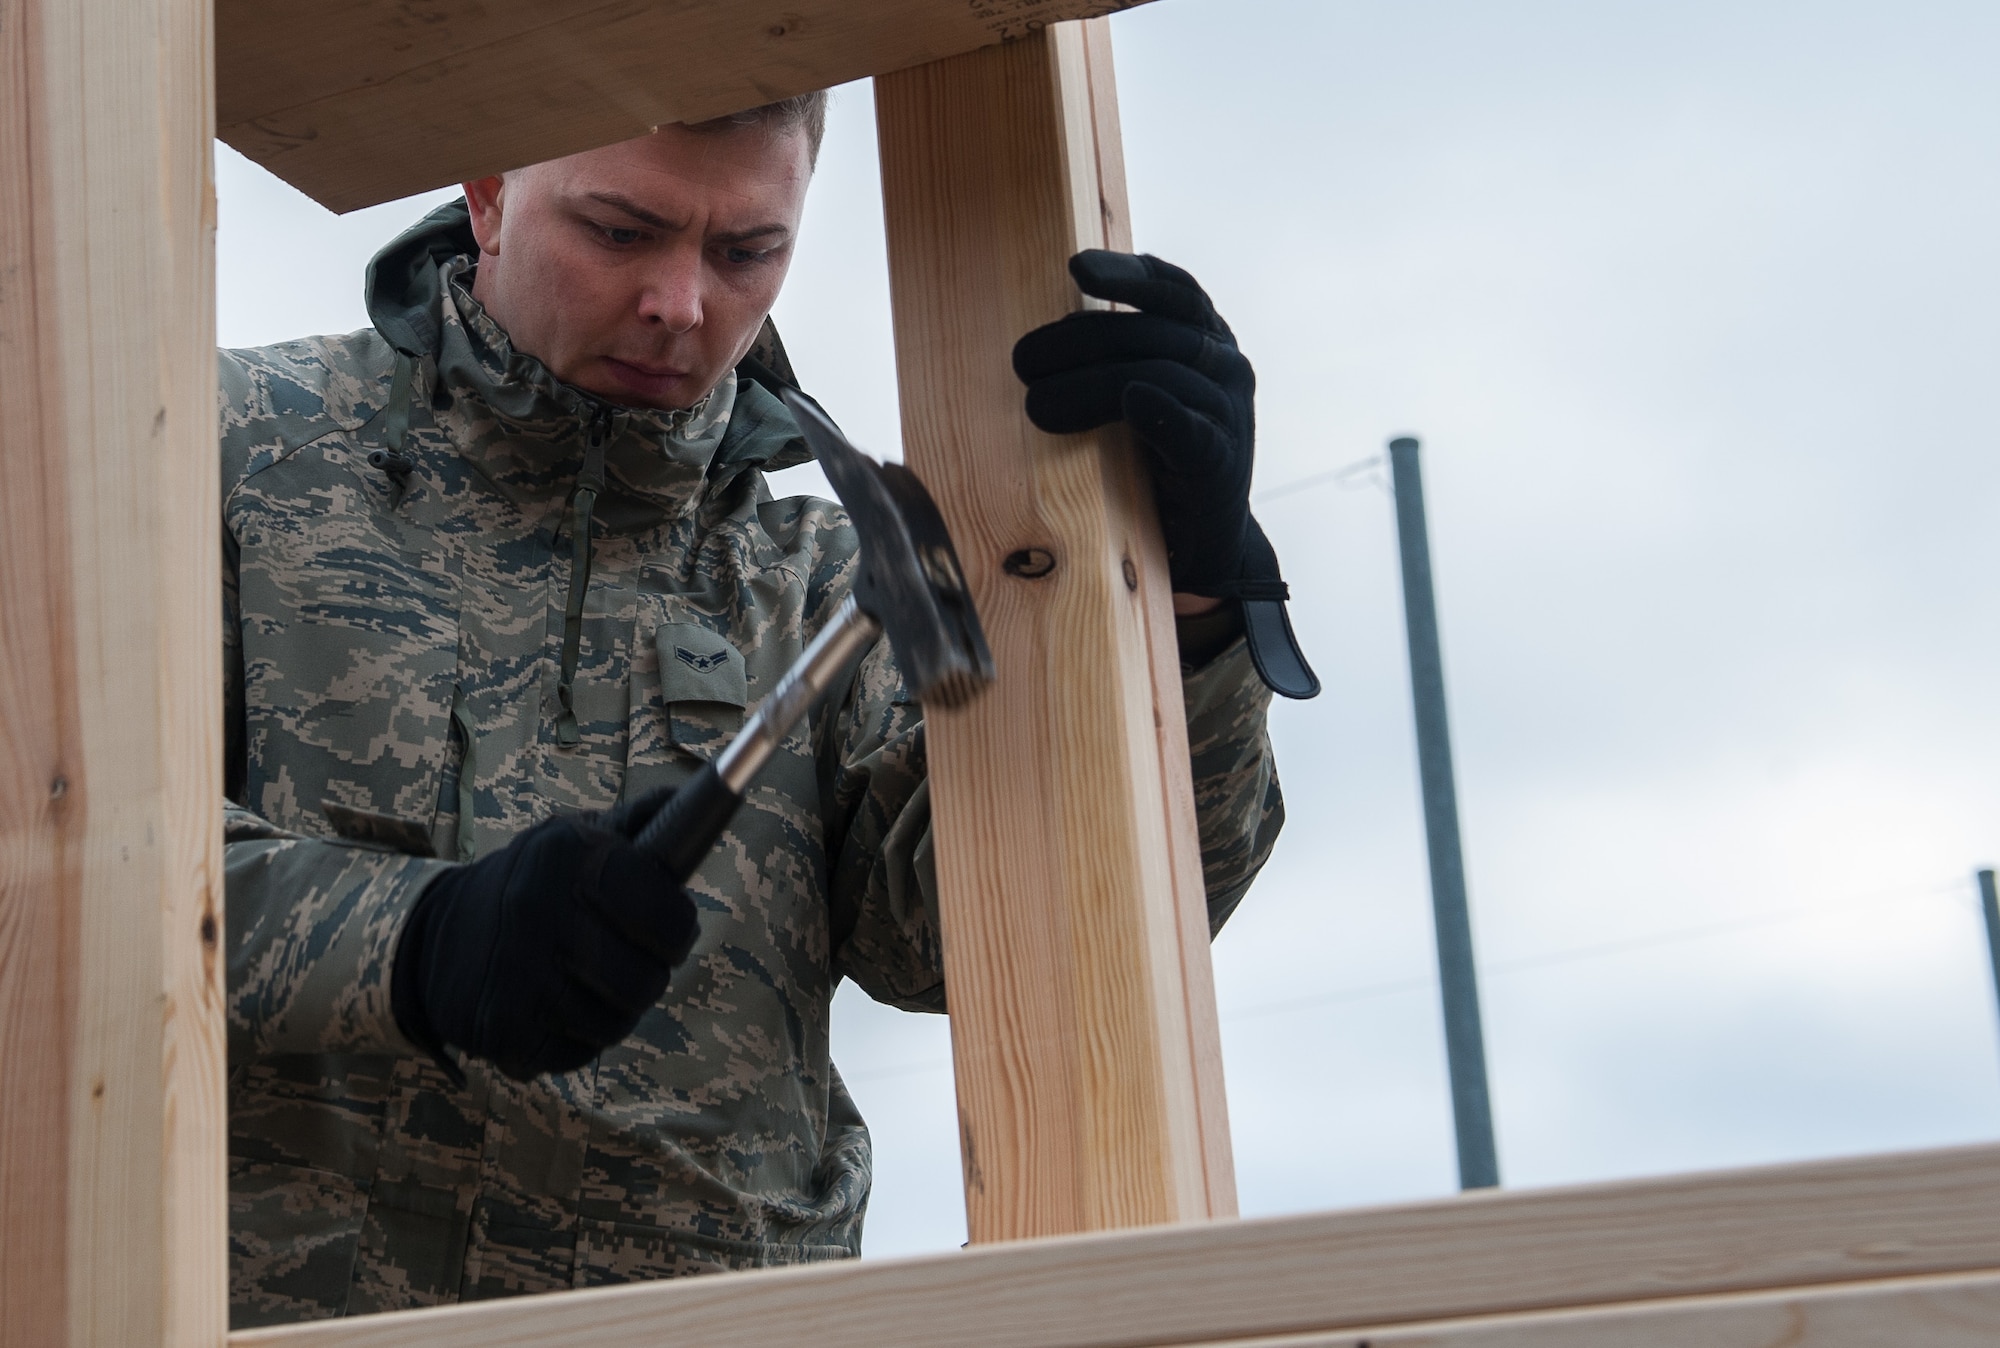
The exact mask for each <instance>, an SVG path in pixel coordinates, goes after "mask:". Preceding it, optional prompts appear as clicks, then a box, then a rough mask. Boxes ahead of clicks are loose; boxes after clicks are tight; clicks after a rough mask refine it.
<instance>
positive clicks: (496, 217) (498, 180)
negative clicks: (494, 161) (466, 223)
mask: <svg viewBox="0 0 2000 1348" xmlns="http://www.w3.org/2000/svg"><path fill="white" fill-rule="evenodd" d="M506 185H507V182H506V179H505V178H503V177H501V176H500V175H499V174H497V173H496V174H494V175H493V176H492V177H490V178H474V179H473V180H472V181H471V182H468V183H460V184H459V186H461V187H463V188H464V189H465V204H466V206H467V208H468V209H469V210H470V211H471V213H472V237H473V238H475V239H477V240H478V241H479V251H480V252H481V253H484V254H486V255H487V256H489V257H497V256H498V255H499V253H500V213H501V201H500V198H501V193H502V192H503V191H504V190H505V188H506Z"/></svg>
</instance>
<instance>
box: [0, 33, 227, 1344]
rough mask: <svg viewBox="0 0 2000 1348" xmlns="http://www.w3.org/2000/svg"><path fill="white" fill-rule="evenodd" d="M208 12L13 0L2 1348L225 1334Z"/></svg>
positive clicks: (3, 202) (1, 612) (0, 531)
mask: <svg viewBox="0 0 2000 1348" xmlns="http://www.w3.org/2000/svg"><path fill="white" fill-rule="evenodd" d="M212 46H213V41H212V33H211V9H210V0H88V3H83V4H78V3H72V2H67V0H0V1232H4V1236H3V1237H0V1340H4V1341H5V1342H6V1343H8V1344H15V1343H21V1344H29V1343H33V1344H38V1345H39V1344H65V1343H66V1344H70V1345H83V1344H92V1345H98V1344H101V1345H106V1348H110V1346H112V1345H117V1346H118V1348H129V1346H132V1345H153V1344H174V1345H214V1344H220V1343H221V1342H222V1339H223V1336H224V1334H225V1332H226V1329H227V1319H228V1284H227V1273H226V1259H227V1239H228V1222H227V1196H226V1184H225V1175H224V1165H225V1162H224V1154H225V1130H226V1122H225V1118H224V1108H225V1106H224V1095H223V1074H224V1070H225V1061H224V1060H225V1047H224V1037H223V1022H222V994H223V988H222V979H223V970H222V960H221V949H222V877H221V866H220V862H221V821H220V816H219V808H218V807H219V801H220V799H221V789H222V783H221V738H222V737H221V726H220V710H221V703H220V697H219V691H220V688H221V671H220V636H219V630H218V624H219V621H220V607H219V594H220V590H219V577H218V569H217V568H218V555H217V530H218V528H219V525H218V517H217V506H216V481H217V469H216V432H215V355H214V293H215V291H214V274H213V254H214V190H213V183H212V179H211V170H210V165H211V153H212V152H211V148H210V147H211V136H212V135H213V131H214V96H213V87H214V79H213V74H212V58H211V50H212Z"/></svg>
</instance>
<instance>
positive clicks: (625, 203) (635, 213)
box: [586, 192, 792, 243]
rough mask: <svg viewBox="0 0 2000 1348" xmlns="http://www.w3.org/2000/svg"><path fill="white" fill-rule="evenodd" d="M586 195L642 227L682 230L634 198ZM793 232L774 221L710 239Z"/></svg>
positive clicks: (732, 240)
mask: <svg viewBox="0 0 2000 1348" xmlns="http://www.w3.org/2000/svg"><path fill="white" fill-rule="evenodd" d="M586 195H587V196H588V197H589V199H590V200H592V201H595V202H597V203H598V204H600V205H603V206H609V207H611V209H613V210H615V211H623V212H625V214H627V215H629V216H631V217H632V218H633V219H634V220H637V221H638V222H639V223H640V224H642V225H651V226H652V227H653V228H654V229H664V230H674V229H679V228H680V226H679V225H676V224H674V223H673V222H672V221H671V220H668V219H667V218H666V217H665V216H663V215H661V214H659V213H658V212H657V211H649V210H647V209H646V208H645V207H644V206H641V205H640V204H639V203H638V202H636V201H634V200H632V198H630V197H628V196H625V195H624V194H622V193H619V192H590V193H587V194H586ZM791 232H792V230H791V226H789V225H786V224H784V223H783V222H781V221H773V222H771V223H770V224H768V225H756V226H754V227H752V228H750V229H738V230H731V231H730V232H729V233H727V234H713V235H710V236H709V237H710V238H712V239H713V240H714V241H715V242H717V243H747V242H748V241H750V240H751V239H761V238H763V237H765V236H766V235H770V234H784V235H790V234H791Z"/></svg>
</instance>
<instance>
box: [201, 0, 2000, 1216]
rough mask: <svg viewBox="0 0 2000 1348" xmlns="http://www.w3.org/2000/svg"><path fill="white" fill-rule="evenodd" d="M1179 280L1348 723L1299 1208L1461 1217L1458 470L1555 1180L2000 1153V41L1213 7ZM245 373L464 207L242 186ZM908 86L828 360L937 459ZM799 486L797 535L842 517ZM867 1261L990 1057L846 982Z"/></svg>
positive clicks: (829, 228) (1473, 745) (843, 1053)
mask: <svg viewBox="0 0 2000 1348" xmlns="http://www.w3.org/2000/svg"><path fill="white" fill-rule="evenodd" d="M1112 26H1113V31H1114V35H1115V38H1114V41H1115V45H1116V50H1117V60H1118V74H1119V83H1120V92H1121V100H1122V108H1123V114H1124V120H1125V133H1126V154H1127V160H1128V166H1129V169H1130V176H1131V190H1132V209H1133V217H1134V221H1135V233H1136V235H1137V239H1138V243H1139V246H1140V247H1141V248H1143V249H1146V250H1148V251H1152V252H1156V253H1158V254H1160V255H1161V256H1164V257H1167V258H1170V259H1172V260H1173V261H1176V262H1178V263H1180V264H1182V265H1183V266H1186V267H1188V268H1189V269H1190V270H1192V271H1193V272H1194V273H1195V274H1196V275H1197V276H1198V277H1200V278H1201V279H1202V280H1203V281H1204V283H1206V284H1207V286H1208V287H1209V289H1210V290H1211V292H1212V293H1213V294H1214V295H1215V297H1216V299H1217V303H1218V306H1219V307H1220V308H1221V309H1222V311H1223V313H1224V314H1225V315H1226V316H1227V317H1228V318H1229V320H1230V322H1231V323H1232V324H1233V325H1234V327H1235V329H1236V331H1237V333H1238V335H1239V337H1240V339H1241V341H1242V345H1243V348H1244V350H1245V351H1246V352H1247V353H1248V354H1249V356H1250V357H1251V359H1252V360H1253V361H1254V362H1255V364H1256V366H1257V370H1258V375H1259V418H1260V422H1259V431H1260V440H1259V467H1258V472H1257V491H1258V492H1259V493H1260V494H1261V499H1260V503H1259V506H1258V513H1259V516H1260V518H1261V519H1262V520H1263V521H1264V524H1265V526H1266V528H1267V530H1268V531H1269V532H1270V534H1271V536H1272V538H1273V539H1274V541H1275V542H1276V544H1277V546H1278V550H1279V553H1280V555H1281V556H1282V558H1283V560H1284V564H1285V568H1286V572H1287V576H1288V579H1289V580H1290V581H1291V583H1292V589H1293V594H1294V596H1295V600H1294V604H1293V616H1294V621H1295V623H1296V624H1297V626H1298V628H1299V631H1300V635H1301V638H1302V640H1303V641H1304V643H1305V646H1306V648H1307V650H1308V652H1309V653H1310V654H1311V656H1312V657H1313V659H1314V661H1315V663H1316V664H1317V666H1318V668H1319V671H1320V674H1321V676H1322V678H1323V679H1324V681H1325V683H1326V691H1325V693H1324V694H1323V695H1322V696H1321V697H1320V698H1319V699H1318V700H1317V701H1314V702H1310V703H1304V704H1286V705H1281V706H1280V707H1279V708H1278V709H1277V710H1276V712H1275V713H1274V716H1273V722H1272V733H1273V736H1274V738H1275V741H1276V745H1277V753H1278V761H1279V766H1280V771H1281V773H1282V775H1283V778H1284V782H1285V790H1286V799H1287V802H1288V809H1289V813H1290V816H1291V822H1290V825H1289V827H1288V829H1287V831H1286V833H1285V836H1284V838H1283V840H1282V841H1281V842H1280V844H1279V847H1278V850H1277V854H1276V856H1275V857H1274V858H1273V860H1272V862H1271V865H1270V866H1269V868H1268V869H1267V870H1266V871H1265V873H1264V875H1263V877H1262V878H1261V879H1260V880H1259V881H1258V883H1257V886H1256V888H1255V889H1254V890H1253V891H1252V893H1251V895H1250V897H1249V898H1248V900H1246V901H1245V903H1244V905H1243V907H1242V909H1241V911H1240V912H1239V914H1238V915H1237V917H1236V918H1235V919H1234V921H1232V923H1231V924H1230V926H1229V928H1228V930H1226V931H1225V932H1224V933H1223V935H1222V937H1221V938H1220V940H1219V941H1218V942H1217V943H1216V947H1215V959H1216V969H1217V982H1218V988H1219V997H1220V1002H1221V1009H1222V1017H1223V1034H1224V1041H1225V1045H1226V1048H1227V1063H1228V1075H1229V1092H1230V1107H1231V1119H1232V1126H1233V1128H1234V1133H1235V1141H1236V1156H1237V1170H1238V1176H1239V1182H1240V1185H1241V1189H1242V1199H1243V1210H1244V1212H1245V1213H1246V1214H1263V1213H1275V1212H1289V1211H1298V1210H1304V1209H1312V1208H1325V1207H1335V1206H1343V1205H1349V1204H1356V1203H1370V1202H1380V1201H1390V1200H1398V1199H1405V1198H1412V1197H1419V1196H1429V1195H1435V1194H1441V1193H1445V1192H1448V1191H1449V1190H1451V1189H1452V1188H1453V1186H1454V1184H1455V1170H1454V1163H1453V1156H1452V1148H1451V1134H1450V1116H1449V1110H1448V1102H1447V1096H1446V1087H1445V1074H1444V1056H1443V1044H1442V1036H1441V1030H1440V1025H1439V1018H1438V1012H1437V996H1436V988H1435V983H1434V981H1433V977H1432V966H1431V960H1432V949H1431V941H1430V927H1429V899H1428V891H1427V888H1426V884H1427V881H1426V875H1425V870H1424V853H1423V841H1422V826H1421V818H1420V814H1419V805H1418V796H1417V786H1416V774H1415V761H1414V745H1413V734H1412V730H1411V723H1410V712H1409V699H1408V685H1407V667H1406V664H1405V658H1404V652H1403V644H1402V642H1403V634H1402V626H1401V623H1402V616H1401V607H1400V605H1401V597H1400V590H1399V588H1398V587H1399V579H1398V573H1397V569H1396V552H1395V537H1394V529H1393V519H1392V513H1391V503H1390V501H1389V499H1388V497H1387V495H1386V493H1385V491H1384V489H1383V487H1382V484H1381V481H1380V480H1379V478H1378V477H1377V476H1376V475H1375V474H1373V473H1370V472H1368V471H1365V470H1364V471H1361V472H1358V473H1356V474H1354V475H1352V476H1351V477H1350V478H1349V479H1348V480H1346V481H1345V482H1343V483H1332V484H1323V485H1319V486H1309V487H1306V488H1304V489H1301V490H1294V491H1289V492H1288V491H1286V490H1285V489H1286V487H1287V485H1288V484H1291V483H1295V482H1297V481H1298V480H1299V479H1302V478H1306V477H1309V476H1311V475H1313V474H1316V473H1321V472H1324V471H1325V470H1327V469H1330V468H1335V467H1339V466H1342V465H1345V464H1349V463H1357V462H1360V461H1363V460H1366V459H1369V458H1370V457H1371V456H1374V455H1376V454H1379V453H1380V451H1381V448H1382V445H1383V443H1384V441H1385V440H1386V439H1387V438H1388V437H1389V436H1390V435H1392V434H1396V433H1403V432H1410V433H1415V434H1418V435H1420V436H1422V437H1423V441H1424V449H1423V457H1424V472H1425V481H1426V491H1427V494H1428V497H1429V501H1430V506H1431V536H1432V541H1433V548H1434V554H1435V559H1436V574H1437V587H1438V600H1439V607H1440V613H1441V621H1442V625H1443V633H1444V651H1445V676H1446V683H1447V688H1448V690H1449V698H1450V710H1451V717H1452V733H1453V736H1454V741H1455V744H1454V747H1455V750H1456V753H1457V758H1458V766H1459V793H1460V811H1461V815H1462V817H1463V820H1464V832H1465V852H1466V859H1467V868H1468V875H1469V882H1470V890H1471V901H1472V908H1473V925H1474V931H1475V939H1476V942H1477V946H1478V952H1479V957H1480V962H1481V965H1482V971H1483V979H1484V985H1483V989H1482V991H1483V996H1484V999H1485V1010H1486V1024H1487V1038H1488V1053H1489V1060H1490V1069H1491V1074H1492V1079H1493V1089H1494V1095H1495V1101H1496V1110H1497V1129H1498V1133H1499V1145H1500V1163H1501V1171H1502V1176H1503V1179H1504V1180H1505V1181H1506V1182H1507V1183H1508V1184H1510V1185H1540V1184H1551V1183H1561V1182H1570V1181H1576V1180H1584V1179H1598V1178H1610V1177H1617V1176H1629V1175H1640V1174H1654V1173H1661V1172H1669V1171H1677V1170H1686V1169H1695V1168H1709V1167H1717V1166H1730V1165H1742V1164H1750V1163H1757V1162H1766V1161H1779V1160H1789V1159H1797V1158H1805V1157H1816V1156H1829V1155H1844V1154H1851V1153H1857V1152H1867V1151H1877V1150H1884V1149H1892V1148H1905V1147H1920V1146H1931V1145H1938V1144H1945V1143H1954V1142H1964V1141H1973V1140H1983V1139H1991V1138H1995V1137H2000V1036H1996V1031H1995V1024H1996V1020H1995V1005H1994V993H1993V988H1992V985H1991V980H1990V976H1989V973H1988V969H1987V965H1986V955H1985V950H1984V943H1983V937H1982V934H1981V928H1980V922H1979V916H1978V908H1977V904H1976V900H1975V897H1974V891H1973V888H1972V885H1971V880H1970V876H1971V872H1972V870H1973V868H1974V867H1975V866H1977V865H1991V864H1994V863H1995V861H1996V860H2000V752H1997V751H2000V701H1996V699H1995V697H1994V696H1993V688H1994V683H1995V673H1996V671H2000V529H1996V526H2000V453H1996V450H2000V413H1996V410H1995V397H1994V392H1995V383H1996V370H2000V317H1996V316H2000V262H1996V249H2000V173H1996V169H1997V168H2000V163H1996V160H2000V79H1996V78H1995V76H1994V71H1995V70H1996V69H2000V7H1996V6H1993V5H1991V4H1990V3H1979V2H1977V0H1966V2H1963V3H1919V2H1917V0H1898V2H1897V3H1887V2H1885V0H1873V2H1871V3H1835V2H1833V0H1817V2H1815V3H1805V2H1803V0H1801V2H1799V3H1770V2H1768V0H1765V2H1759V3H1745V0H1730V2H1729V3H1714V2H1712V0H1702V2H1699V3H1689V2H1684V3H1678V4H1673V5H1666V4H1660V3H1657V2H1655V3H1643V4H1642V3H1637V2H1636V0H1627V2H1625V3H1602V2H1601V0H1599V2H1595V3H1586V2H1585V0H1574V2H1572V3H1557V2H1555V0H1506V2H1505V3H1492V2H1491V0H1337V2H1336V0H1316V2H1308V3H1279V2H1278V0H1160V2H1159V3H1156V4H1152V5H1147V6H1145V7H1144V8H1141V9H1138V10H1135V11H1132V12H1130V13H1127V14H1123V15H1120V16H1119V17H1117V18H1116V19H1114V20H1113V25H1112ZM218 153H219V158H220V163H219V170H220V191H221V223H222V233H221V243H220V255H219V277H220V327H221V334H222V340H223V341H224V342H225V343H226V344H230V345H243V344H251V343H257V342H266V341H273V340H278V339H281V338H285V337H290V336H295V335H298V334H300V333H304V332H317V331H342V330H347V329H351V328H355V327H359V326H362V325H363V324H364V323H365V321H366V320H365V318H364V316H363V312H362V307H361V292H360V280H361V269H362V266H363V265H364V264H365V262H366V260H367V257H368V255H369V254H370V253H371V252H372V251H373V250H374V249H375V248H376V247H378V246H379V245H380V244H381V243H383V242H384V241H386V240H387V239H388V238H389V237H390V236H392V235H393V234H394V233H395V232H396V231H398V230H399V229H400V228H402V227H403V226H404V225H405V224H407V223H408V222H409V221H410V220H411V219H413V218H414V217H415V216H416V215H417V214H418V213H419V212H420V211H421V209H422V208H423V207H424V206H425V205H426V204H427V199H426V200H420V201H415V202H405V203H398V204H395V205H391V206H384V207H378V208H376V209H374V210H370V211H364V212H358V213H356V214H354V215H351V216H347V217H345V218H341V219H335V218H334V217H332V216H330V215H328V214H327V213H326V212H324V211H322V210H321V209H320V208H318V207H317V206H314V205H313V204H312V203H310V202H308V201H307V200H305V199H304V198H303V197H301V196H299V195H298V194H296V193H294V192H292V191H291V189H289V188H287V187H284V186H283V185H282V184H280V183H277V182H276V180H274V179H272V178H270V177H269V176H268V175H266V174H264V173H263V172H262V171H261V170H259V169H256V168H254V167H252V166H250V165H249V164H247V163H246V162H245V161H244V160H242V159H240V158H239V157H237V156H235V155H234V153H233V152H231V151H228V150H227V149H219V151H218ZM881 230H882V225H881V212H880V204H879V185H878V178H877V174H876V167H875V148H874V128H873V117H872V108H871V102H870V93H869V90H868V86H867V85H866V84H865V83H864V84H861V85H855V86H850V87H848V88H845V89H843V90H841V91H839V93H838V96H837V98H836V101H835V104H834V110H833V117H832V123H831V127H830V130H829V133H828V139H827V146H826V151H825V154H824V157H823V159H822V161H821V168H820V173H819V181H818V182H817V184H816V185H815V187H814V189H813V197H812V199H811V202H810V205H809V208H808V214H807V225H806V232H805V236H804V239H803V243H802V247H801V251H800V254H799V258H798V261H797V264H796V265H795V268H794V271H793V275H792V280H791V282H790V286H789V288H788V290H787V292H786V295H785V297H784V298H783V300H782V301H781V302H780V304H779V308H778V322H779V326H780V329H781V330H782V331H783V332H784V334H785V336H786V340H787V342H788V344H789V346H790V348H791V351H792V354H793V356H794V358H795V363H796V364H797V366H798V369H799V373H800V376H801V379H802V380H803V382H804V383H805V384H806V386H807V387H808V388H809V389H811V390H813V391H814V392H816V393H818V394H819V396H820V397H821V398H822V400H824V401H825V402H826V403H827V405H828V406H829V408H830V409H832V410H833V411H834V413H835V414H836V415H837V416H839V417H840V419H841V420H842V422H843V424H845V425H846V426H847V428H848V429H849V431H850V433H852V434H853V435H854V437H855V439H856V440H857V441H858V442H860V443H861V444H862V445H863V446H864V447H867V448H873V449H875V450H877V451H882V452H889V453H895V452H896V450H897V444H898V430H897V424H896V407H895V391H894V382H893V374H892V363H891V347H890V332H889V316H888V287H887V279H886V271H885V264H884V257H883V245H882V232H881ZM813 471H815V470H811V469H803V470H797V472H796V473H795V474H793V475H791V476H792V477H793V479H794V480H793V484H792V485H791V486H790V487H789V488H787V486H786V484H785V483H783V482H782V481H781V482H780V483H779V489H780V490H781V491H783V490H786V489H790V490H808V489H811V488H810V486H809V483H808V481H807V479H809V477H810V475H811V473H812V472H813ZM835 1055H836V1058H837V1059H838V1061H839V1062H840V1063H841V1065H842V1067H843V1069H844V1071H845V1072H846V1075H847V1078H848V1080H849V1082H850V1083H851V1085H852V1086H853V1089H854V1091H855V1094H856V1095H857V1097H858V1098H859V1099H860V1101H861V1104H862V1107H863V1110H864V1112H865V1113H866V1114H867V1115H868V1117H869V1119H870V1121H871V1123H872V1124H873V1125H874V1129H875V1135H876V1142H877V1163H876V1164H877V1192H876V1197H875V1200H874V1204H873V1207H872V1209H871V1213H870V1217H869V1223H868V1232H867V1249H868V1251H869V1253H871V1254H888V1253H901V1252H907V1251H912V1250H923V1249H934V1248H942V1247H946V1246H952V1245H956V1244H958V1243H959V1242H960V1241H962V1240H963V1239H964V1216H963V1208H962V1205H961V1200H960V1196H959V1188H958V1186H959V1177H958V1155H957V1142H956V1130H955V1126H954V1123H953V1105H952V1094H951V1069H950V1062H949V1043H948V1038H947V1034H946V1031H945V1027H944V1025H943V1023H942V1022H941V1021H939V1020H937V1019H935V1018H924V1017H916V1016H909V1015H904V1014H902V1013H898V1012H893V1011H888V1010H884V1009H881V1008H876V1007H873V1006H871V1005H869V1004H867V1003H866V1002H865V1001H864V1000H862V999H860V998H858V997H854V996H853V995H852V993H851V990H849V991H846V992H843V994H842V996H841V998H840V1000H839V1002H838V1003H837V1015H836V1038H835Z"/></svg>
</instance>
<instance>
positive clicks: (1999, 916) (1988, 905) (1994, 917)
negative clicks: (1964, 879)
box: [1975, 866, 2000, 1002]
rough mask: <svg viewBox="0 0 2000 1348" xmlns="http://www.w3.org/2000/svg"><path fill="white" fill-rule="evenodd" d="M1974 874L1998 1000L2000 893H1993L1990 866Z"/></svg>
mask: <svg viewBox="0 0 2000 1348" xmlns="http://www.w3.org/2000/svg"><path fill="white" fill-rule="evenodd" d="M1975 874H1976V875H1977V876H1978V877H1979V907H1980V909H1981V910H1982V911H1983V912H1985V914H1986V953H1987V954H1988V955H1989V956H1991V957H1992V960H1993V996H1994V999H1995V1001H1996V1002H2000V894H1996V893H1994V889H1993V869H1992V867H1990V866H1989V867H1987V868H1986V869H1985V870H1982V871H1978V872H1975Z"/></svg>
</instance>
